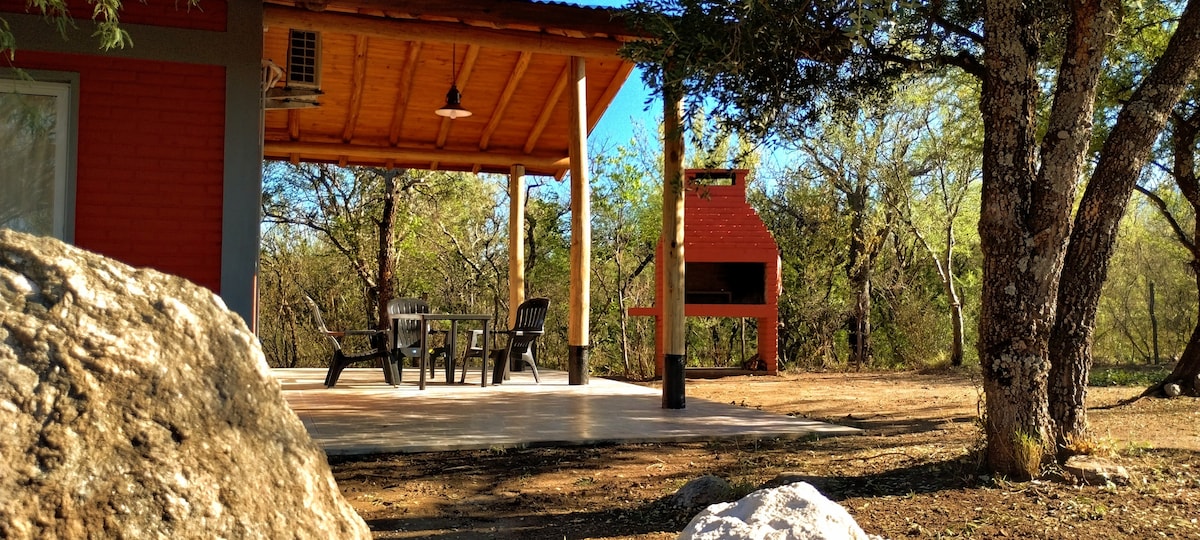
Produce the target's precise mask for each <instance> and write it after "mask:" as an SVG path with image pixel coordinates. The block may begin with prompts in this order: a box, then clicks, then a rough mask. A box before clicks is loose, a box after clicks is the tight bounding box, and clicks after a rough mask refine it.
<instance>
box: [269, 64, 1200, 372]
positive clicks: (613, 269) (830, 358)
mask: <svg viewBox="0 0 1200 540" xmlns="http://www.w3.org/2000/svg"><path fill="white" fill-rule="evenodd" d="M975 103H978V89H977V88H975V87H974V86H973V84H972V83H971V82H970V81H968V80H965V79H963V80H955V79H928V80H924V81H921V82H920V83H918V84H914V85H913V86H911V87H909V88H905V89H903V90H902V91H901V92H899V93H898V95H897V97H896V98H895V100H894V101H892V102H891V103H890V104H889V106H888V107H886V108H881V109H879V110H862V111H859V112H856V113H854V114H851V115H843V116H841V117H839V118H837V119H835V120H832V121H829V122H824V123H822V124H820V125H819V126H817V127H815V128H813V129H811V130H809V131H808V132H806V133H801V134H794V135H792V136H791V137H789V138H788V139H787V140H783V141H778V146H777V147H774V146H773V147H771V148H766V149H764V148H759V147H752V146H750V145H748V144H746V143H745V142H744V141H738V140H737V138H736V137H729V136H726V135H724V134H722V133H719V132H716V130H715V129H713V128H711V127H706V125H705V123H704V122H703V121H702V119H697V120H695V121H694V122H693V128H694V129H693V130H692V136H691V137H690V140H689V148H688V152H689V155H688V157H687V161H688V166H691V167H718V168H724V167H732V166H738V167H747V168H749V169H751V171H752V173H751V177H750V181H749V189H748V191H749V199H750V203H751V205H752V206H753V207H754V208H755V209H756V210H757V211H758V214H759V216H760V217H762V219H763V220H764V222H765V223H766V224H767V227H768V228H769V229H770V230H771V232H772V233H773V234H774V236H775V239H776V241H777V242H778V244H779V246H780V257H781V259H782V262H783V295H782V297H781V298H780V306H779V310H780V314H779V321H780V326H781V327H780V332H779V335H780V338H779V339H780V344H779V345H780V346H779V356H780V358H779V360H780V368H781V369H795V370H816V369H845V368H848V367H853V368H864V367H865V368H872V369H913V368H922V367H929V366H941V365H949V364H954V365H958V364H972V363H976V362H977V360H976V352H975V346H974V342H975V340H974V336H975V334H976V332H977V322H976V321H977V319H976V317H977V311H978V306H979V301H978V298H979V289H980V285H981V283H980V280H981V276H982V271H981V256H980V247H979V235H978V232H977V224H978V214H979V206H980V202H979V196H980V183H981V182H980V179H981V172H980V171H981V144H982V132H981V126H980V124H979V115H978V113H977V112H976V111H975V109H974V105H973V104H975ZM660 148H661V146H660V143H659V141H658V140H656V138H655V137H654V136H653V135H642V136H636V137H635V138H634V139H633V140H631V141H626V142H624V143H621V144H613V143H611V142H610V141H603V142H600V143H597V142H595V141H593V147H592V149H591V151H590V152H589V155H591V156H592V162H591V164H590V167H591V174H592V190H593V191H592V226H593V238H592V240H593V252H592V272H593V274H592V293H591V294H592V316H591V317H592V318H591V342H592V353H591V368H592V372H593V374H595V375H617V376H625V377H630V378H635V379H641V378H648V377H651V376H653V371H654V368H653V366H654V358H653V353H654V333H653V321H652V320H651V319H649V318H644V317H629V316H627V315H626V313H627V309H628V308H629V307H636V306H649V305H651V304H652V303H653V300H654V281H653V280H654V269H653V268H654V267H653V265H654V261H653V255H654V246H655V243H656V242H657V238H658V232H659V228H660V221H661V214H660V212H661V210H660V204H661V195H660V186H661V182H662V181H661V173H660V168H661V150H660ZM761 152H772V153H773V157H774V158H775V159H772V160H770V161H771V162H783V163H787V165H786V166H782V167H780V166H775V167H771V168H767V167H762V166H759V163H760V161H762V160H760V159H759V158H760V153H761ZM1161 153H1162V154H1163V156H1162V160H1163V163H1162V164H1160V166H1159V167H1151V168H1149V169H1148V171H1147V173H1146V176H1145V178H1144V179H1143V182H1142V186H1141V187H1140V189H1139V191H1141V192H1142V193H1141V194H1140V195H1135V196H1134V198H1133V199H1132V201H1131V203H1130V206H1129V208H1128V210H1127V213H1126V217H1125V219H1124V220H1123V222H1122V225H1121V233H1120V241H1119V247H1118V250H1117V253H1116V255H1115V257H1114V259H1113V264H1112V268H1111V271H1110V275H1109V279H1108V282H1107V284H1106V285H1105V288H1104V292H1103V296H1102V300H1101V307H1100V312H1099V316H1098V321H1097V328H1096V339H1095V345H1094V354H1095V357H1096V359H1097V361H1098V362H1099V363H1101V364H1104V363H1134V364H1154V363H1162V362H1167V361H1169V360H1171V359H1172V357H1175V356H1177V355H1178V354H1180V353H1181V352H1182V351H1183V348H1184V346H1185V345H1186V344H1187V341H1188V338H1189V336H1190V334H1191V332H1192V329H1193V328H1194V326H1195V323H1196V320H1195V318H1196V307H1197V306H1196V290H1195V288H1196V278H1195V275H1194V273H1193V270H1192V269H1191V267H1190V265H1189V262H1190V260H1191V256H1190V253H1189V252H1188V250H1187V248H1185V247H1184V246H1183V245H1182V244H1181V243H1180V241H1179V240H1178V238H1177V231H1178V230H1180V229H1181V230H1185V231H1190V230H1193V228H1194V222H1195V216H1194V214H1193V212H1192V210H1191V206H1190V205H1189V204H1188V203H1187V202H1186V200H1185V199H1184V198H1183V197H1182V196H1181V195H1180V194H1179V193H1178V192H1177V191H1176V189H1175V187H1174V184H1173V183H1172V182H1171V181H1169V180H1165V181H1164V179H1163V178H1162V176H1164V174H1163V173H1162V171H1163V170H1169V169H1170V165H1169V163H1167V161H1168V160H1169V159H1170V153H1169V152H1167V151H1165V150H1164V151H1163V152H1161ZM781 156H782V157H783V159H780V157H781ZM1156 157H1157V156H1156ZM506 185H507V178H505V177H497V176H489V175H472V174H466V173H442V172H429V171H416V170H404V171H381V170H376V169H363V168H338V167H335V166H328V165H311V164H303V165H292V164H287V163H266V164H264V197H263V200H264V209H263V214H264V221H263V225H262V230H263V244H262V262H261V272H260V288H261V293H260V303H259V306H260V307H259V309H260V329H259V331H260V336H261V339H262V343H263V347H264V349H265V351H266V353H267V357H268V361H269V362H270V363H271V365H272V366H276V367H300V366H323V365H325V362H326V361H327V359H328V355H329V348H328V347H329V346H328V344H327V343H326V342H325V341H324V338H323V337H322V336H321V335H320V334H318V333H317V332H316V331H315V327H314V325H313V323H312V317H311V314H310V311H309V309H308V306H307V305H306V304H305V303H304V299H303V298H304V295H305V294H308V295H310V296H312V297H313V298H314V299H315V300H316V301H317V303H318V304H319V305H320V306H321V309H322V310H323V315H324V316H325V319H326V322H327V323H328V324H329V326H330V327H331V328H365V327H372V326H375V325H376V323H375V320H376V316H375V308H374V306H373V300H372V298H374V296H373V294H374V293H373V292H372V291H374V290H377V287H378V283H376V282H375V280H376V279H378V278H377V272H376V269H377V267H378V261H377V260H376V259H377V254H378V248H379V246H380V238H379V234H380V228H381V227H380V224H381V222H382V220H383V213H384V209H385V207H386V206H387V205H388V204H393V205H394V214H395V217H394V220H393V221H394V225H393V226H392V228H391V234H392V235H393V238H392V240H393V241H394V242H395V251H394V275H393V278H392V287H393V291H394V295H395V296H416V297H424V298H426V299H428V300H429V302H430V304H431V305H432V306H433V309H435V310H440V311H470V312H483V313H493V314H494V315H495V317H496V319H497V320H501V321H502V320H503V319H504V317H505V316H506V314H507V311H508V306H507V298H508V296H507V270H508V269H507V257H508V254H507V238H506V236H507V209H508V194H507V193H506V192H505V186H506ZM527 195H528V203H527V207H526V226H527V231H526V248H525V249H526V275H527V291H526V296H527V297H532V296H547V297H549V298H551V300H552V303H551V312H550V315H549V317H548V322H547V336H546V339H545V343H544V345H543V347H542V352H541V355H540V358H539V363H541V364H543V365H546V366H549V367H562V366H563V362H565V358H566V331H567V297H568V292H567V288H568V279H567V277H568V265H569V260H568V248H569V241H570V230H569V221H570V216H569V195H568V193H567V184H566V183H565V182H561V181H559V180H555V179H553V178H536V177H535V178H529V179H527ZM1168 214H1169V215H1170V216H1171V220H1166V219H1164V215H1168ZM858 329H861V330H858ZM755 331H756V329H755V328H754V320H753V319H747V320H745V321H742V320H738V319H720V318H714V319H709V318H691V319H689V321H688V347H689V365H695V366H738V365H740V364H741V363H742V362H743V361H744V360H745V359H746V358H748V357H749V356H751V355H753V354H754V353H755V350H754V349H755V342H756V337H755ZM860 334H861V336H860ZM1156 337H1157V345H1156ZM860 341H861V343H862V345H863V347H861V348H859V347H852V346H851V344H852V343H853V344H858V343H859V342H860ZM859 351H862V354H858V352H859Z"/></svg>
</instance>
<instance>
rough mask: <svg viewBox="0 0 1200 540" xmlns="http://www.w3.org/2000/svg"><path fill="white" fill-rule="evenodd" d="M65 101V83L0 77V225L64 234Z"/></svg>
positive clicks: (34, 232) (35, 231) (22, 229)
mask: <svg viewBox="0 0 1200 540" xmlns="http://www.w3.org/2000/svg"><path fill="white" fill-rule="evenodd" d="M4 83H7V84H4ZM65 101H66V95H65V85H54V84H47V83H21V82H13V81H0V148H2V149H3V152H0V227H5V228H11V229H15V230H18V231H24V232H28V233H33V234H39V235H47V236H57V237H59V238H62V236H63V231H62V224H63V218H64V216H63V212H64V209H63V200H64V198H63V197H64V193H63V191H64V189H65V177H66V170H65V169H66V163H65V155H66V152H65V150H66V149H65V148H63V143H62V141H63V140H64V139H63V134H64V128H65V124H66V123H67V118H66V115H65V114H64V111H65V110H66V107H65V105H66V103H65Z"/></svg>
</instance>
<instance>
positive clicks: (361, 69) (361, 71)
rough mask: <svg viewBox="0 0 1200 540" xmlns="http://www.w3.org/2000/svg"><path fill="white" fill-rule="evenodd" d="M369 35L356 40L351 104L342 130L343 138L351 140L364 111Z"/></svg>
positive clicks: (351, 80)
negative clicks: (360, 114)
mask: <svg viewBox="0 0 1200 540" xmlns="http://www.w3.org/2000/svg"><path fill="white" fill-rule="evenodd" d="M369 39H370V38H368V37H367V36H358V39H356V40H355V41H354V71H353V73H352V74H351V79H350V104H349V106H348V107H347V110H346V127H345V128H344V129H343V130H342V140H343V141H346V142H350V139H353V138H354V127H355V126H356V125H358V115H359V113H360V112H361V111H362V103H363V91H364V90H365V89H366V86H367V47H368V45H369V42H368V40H369Z"/></svg>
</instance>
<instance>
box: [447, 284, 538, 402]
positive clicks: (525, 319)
mask: <svg viewBox="0 0 1200 540" xmlns="http://www.w3.org/2000/svg"><path fill="white" fill-rule="evenodd" d="M549 309H550V299H549V298H530V299H529V300H526V301H524V302H522V303H521V305H520V306H518V307H517V320H516V324H514V325H513V327H512V328H511V329H509V330H507V331H503V332H497V333H498V334H504V335H506V336H508V344H507V345H505V347H504V348H503V349H499V350H502V351H504V355H503V356H500V357H499V358H497V362H496V367H495V370H494V371H493V372H492V384H500V382H502V381H503V380H504V379H507V378H508V366H509V363H511V362H513V358H514V356H513V355H520V361H523V362H525V363H526V364H529V367H530V368H531V369H532V370H533V380H534V382H536V383H539V384H540V383H541V382H542V380H541V378H540V377H539V376H538V369H537V361H536V359H535V358H534V357H533V351H532V349H531V347H530V346H531V345H532V344H533V342H534V341H536V340H537V338H539V337H542V334H544V333H546V312H547V311H548V310H549ZM480 334H481V332H477V331H476V332H471V346H470V347H468V348H467V352H466V354H465V355H464V356H463V380H464V381H465V380H466V374H467V359H468V358H471V357H476V358H482V357H483V344H482V343H481V342H480V341H479V340H480V337H481V335H480Z"/></svg>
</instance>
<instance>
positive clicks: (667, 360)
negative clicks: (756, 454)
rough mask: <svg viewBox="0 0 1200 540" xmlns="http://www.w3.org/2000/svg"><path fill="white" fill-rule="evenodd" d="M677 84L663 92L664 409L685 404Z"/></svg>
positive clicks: (679, 95) (679, 100) (679, 97)
mask: <svg viewBox="0 0 1200 540" xmlns="http://www.w3.org/2000/svg"><path fill="white" fill-rule="evenodd" d="M682 108H683V103H682V92H681V91H680V89H679V88H678V87H670V88H665V89H664V91H663V205H662V209H663V220H662V221H663V223H662V242H663V253H662V255H663V256H662V258H661V263H662V265H663V270H662V276H663V300H662V301H663V306H662V314H663V328H662V330H663V334H664V336H663V337H662V343H663V345H664V348H665V350H664V354H663V397H662V406H663V408H664V409H682V408H684V407H686V406H687V403H686V399H685V390H684V366H685V365H686V363H687V356H686V354H687V340H686V337H687V321H686V319H685V314H684V309H683V304H684V274H683V269H684V260H683V208H684V202H683V194H684V189H683V128H682V126H681V124H680V117H681V116H682V115H683V114H682V113H683V110H682Z"/></svg>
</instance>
